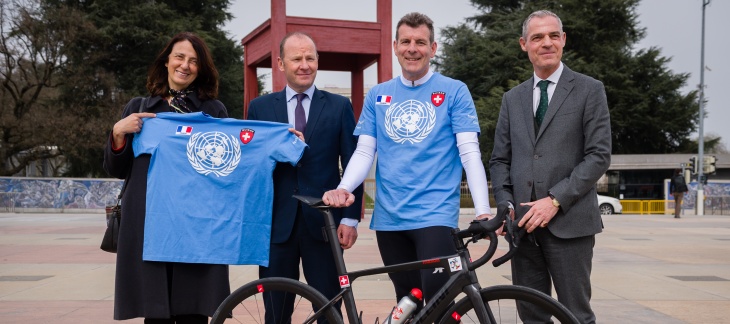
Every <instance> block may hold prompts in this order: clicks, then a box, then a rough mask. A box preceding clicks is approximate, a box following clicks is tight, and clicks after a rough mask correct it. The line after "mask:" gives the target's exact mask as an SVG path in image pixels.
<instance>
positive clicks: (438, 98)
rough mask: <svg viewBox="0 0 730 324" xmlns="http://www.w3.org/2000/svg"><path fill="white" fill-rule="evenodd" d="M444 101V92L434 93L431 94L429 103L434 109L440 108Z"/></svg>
mask: <svg viewBox="0 0 730 324" xmlns="http://www.w3.org/2000/svg"><path fill="white" fill-rule="evenodd" d="M445 100H446V92H443V91H436V92H434V93H432V94H431V103H433V105H434V106H436V107H438V106H441V104H442V103H444V101H445Z"/></svg>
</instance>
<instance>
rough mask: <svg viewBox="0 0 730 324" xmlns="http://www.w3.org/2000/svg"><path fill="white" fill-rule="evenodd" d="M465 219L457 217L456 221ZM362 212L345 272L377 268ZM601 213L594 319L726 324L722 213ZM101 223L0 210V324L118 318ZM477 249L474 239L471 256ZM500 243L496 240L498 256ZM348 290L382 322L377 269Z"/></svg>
mask: <svg viewBox="0 0 730 324" xmlns="http://www.w3.org/2000/svg"><path fill="white" fill-rule="evenodd" d="M470 217H471V216H469V215H464V216H463V217H462V221H463V222H462V224H461V225H460V226H461V227H462V228H464V227H465V225H464V224H466V223H467V222H468V221H469V220H470ZM369 218H370V216H369V215H367V217H366V219H365V221H364V222H363V223H361V224H360V230H359V238H358V241H357V243H356V244H355V246H354V247H353V248H352V249H350V250H347V251H346V252H345V259H346V263H347V267H348V269H349V270H356V269H363V268H370V267H376V266H380V265H382V263H381V261H380V257H379V254H378V250H377V246H376V243H375V235H374V233H373V232H372V231H370V230H369V229H368V225H369V224H368V220H369ZM603 220H604V224H605V230H604V232H603V233H601V234H599V235H598V236H597V239H596V248H595V258H594V263H593V264H594V269H593V276H592V278H593V300H592V304H593V307H594V309H595V311H596V313H597V317H598V322H599V323H730V216H695V215H687V216H684V217H683V218H681V219H674V218H672V216H671V215H610V216H604V218H603ZM104 227H105V223H104V215H103V214H31V213H4V214H0V323H4V324H11V323H22V324H27V323H59V324H63V323H66V324H72V323H73V324H78V323H94V324H97V323H101V324H103V323H118V322H115V321H113V320H112V314H113V298H114V291H113V290H114V271H115V269H114V268H115V257H116V255H115V254H110V253H106V252H103V251H101V250H100V249H99V243H100V242H101V237H102V233H103V232H104ZM485 247H486V244H482V246H475V248H474V249H473V250H472V251H473V252H472V256H475V255H476V253H477V252H479V251H483V248H485ZM505 247H506V244H505V243H504V241H502V242H500V249H501V252H500V253H503V251H504V250H503V249H505ZM478 274H479V278H480V281H481V283H482V286H488V285H494V284H510V281H509V278H510V276H509V265H508V264H505V265H503V266H501V267H499V268H494V267H492V266H491V264H488V265H485V266H484V267H482V268H480V269H479V270H478ZM256 277H257V269H256V268H255V267H253V266H231V271H230V280H231V286H232V287H233V288H234V289H235V288H236V287H238V286H240V285H242V284H244V283H246V282H249V281H251V280H254V279H256ZM353 287H354V291H355V297H356V298H357V300H358V308H359V310H361V311H363V322H364V323H374V321H375V317H380V318H381V320H382V318H383V316H384V315H385V314H387V313H388V312H389V311H390V308H391V307H392V306H393V304H395V300H394V297H393V289H392V286H391V285H390V282H389V280H388V278H387V276H386V275H376V276H372V277H363V278H359V279H358V280H356V281H355V282H354V283H353ZM142 322H143V321H142V320H141V319H134V320H129V321H125V322H122V323H142Z"/></svg>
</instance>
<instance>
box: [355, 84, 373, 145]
mask: <svg viewBox="0 0 730 324" xmlns="http://www.w3.org/2000/svg"><path fill="white" fill-rule="evenodd" d="M375 95H376V91H372V90H371V91H368V94H367V96H365V103H364V104H363V107H362V112H360V119H359V120H358V121H357V125H356V126H355V132H354V133H353V135H355V136H359V135H368V136H372V137H374V138H378V136H377V127H376V126H375V124H376V116H375V101H376V100H375Z"/></svg>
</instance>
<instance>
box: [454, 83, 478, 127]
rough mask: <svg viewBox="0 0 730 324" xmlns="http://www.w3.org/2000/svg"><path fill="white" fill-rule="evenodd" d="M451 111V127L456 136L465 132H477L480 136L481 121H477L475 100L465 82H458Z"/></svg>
mask: <svg viewBox="0 0 730 324" xmlns="http://www.w3.org/2000/svg"><path fill="white" fill-rule="evenodd" d="M449 109H450V110H451V125H452V128H453V131H454V134H456V133H464V132H477V134H479V131H480V129H479V120H478V119H477V111H476V108H475V107H474V100H473V99H472V97H471V93H469V89H468V88H467V87H466V85H465V84H464V83H463V82H460V81H459V82H458V86H457V87H456V95H455V96H454V100H453V102H452V104H451V106H450V107H449Z"/></svg>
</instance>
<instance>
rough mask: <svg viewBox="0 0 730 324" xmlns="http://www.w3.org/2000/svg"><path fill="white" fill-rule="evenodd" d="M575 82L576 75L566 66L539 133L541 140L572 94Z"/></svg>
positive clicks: (538, 136)
mask: <svg viewBox="0 0 730 324" xmlns="http://www.w3.org/2000/svg"><path fill="white" fill-rule="evenodd" d="M573 80H575V73H574V72H573V71H572V70H570V69H569V68H568V67H567V66H565V65H564V66H563V73H562V74H561V75H560V79H559V80H558V84H557V86H556V87H555V91H554V92H553V97H552V98H551V99H550V104H549V105H548V109H547V112H546V113H545V118H544V119H543V120H542V126H541V127H540V132H539V133H537V138H540V136H541V135H542V133H543V132H544V131H545V128H546V127H548V125H550V121H552V120H553V117H555V114H557V113H558V111H559V110H560V107H562V106H563V102H565V99H567V98H568V94H570V91H572V90H573V86H574V84H573Z"/></svg>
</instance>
